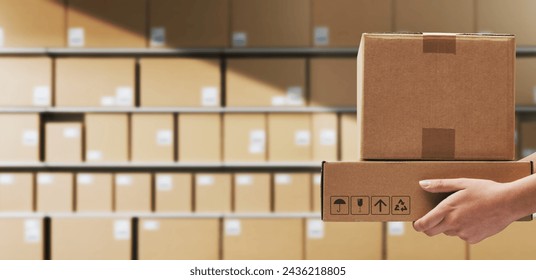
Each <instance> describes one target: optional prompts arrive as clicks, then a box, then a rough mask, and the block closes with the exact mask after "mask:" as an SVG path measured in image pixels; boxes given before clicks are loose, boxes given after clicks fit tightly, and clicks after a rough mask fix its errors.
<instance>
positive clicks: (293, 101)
mask: <svg viewBox="0 0 536 280" xmlns="http://www.w3.org/2000/svg"><path fill="white" fill-rule="evenodd" d="M286 101H287V102H286V103H287V104H288V105H303V103H304V101H303V89H302V87H300V86H293V87H289V88H287V100H286Z"/></svg>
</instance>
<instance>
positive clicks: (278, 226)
mask: <svg viewBox="0 0 536 280" xmlns="http://www.w3.org/2000/svg"><path fill="white" fill-rule="evenodd" d="M303 231H304V228H303V220H302V219H290V218H288V219H271V218H266V219H229V218H227V219H224V220H223V259H224V260H301V259H303V249H304V245H303V234H304V232H303ZM252 248H255V249H254V250H252Z"/></svg>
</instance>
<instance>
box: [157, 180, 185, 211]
mask: <svg viewBox="0 0 536 280" xmlns="http://www.w3.org/2000/svg"><path fill="white" fill-rule="evenodd" d="M154 188H155V190H154V195H155V212H161V213H165V212H192V211H193V207H192V206H193V205H192V204H193V203H192V202H193V191H192V188H193V175H192V174H190V173H156V174H155V175H154Z"/></svg>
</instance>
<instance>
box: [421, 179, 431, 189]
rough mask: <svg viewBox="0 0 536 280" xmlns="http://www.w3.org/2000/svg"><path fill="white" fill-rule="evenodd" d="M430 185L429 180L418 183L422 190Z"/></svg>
mask: <svg viewBox="0 0 536 280" xmlns="http://www.w3.org/2000/svg"><path fill="white" fill-rule="evenodd" d="M430 184H431V182H430V180H422V181H419V185H421V187H423V188H426V187H428V186H430Z"/></svg>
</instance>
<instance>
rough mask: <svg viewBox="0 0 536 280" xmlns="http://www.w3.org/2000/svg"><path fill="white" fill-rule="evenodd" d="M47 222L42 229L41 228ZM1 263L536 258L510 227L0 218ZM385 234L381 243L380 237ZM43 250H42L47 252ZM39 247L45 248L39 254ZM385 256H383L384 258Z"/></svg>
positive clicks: (525, 227)
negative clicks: (435, 229)
mask: <svg viewBox="0 0 536 280" xmlns="http://www.w3.org/2000/svg"><path fill="white" fill-rule="evenodd" d="M45 223H48V230H45V228H44V224H45ZM0 231H1V232H2V238H0V245H1V247H2V250H0V259H43V258H45V259H48V258H50V259H57V260H61V259H70V260H72V259H75V260H76V259H141V260H151V259H185V260H188V259H189V260H198V259H204V260H217V259H225V260H226V259H240V260H244V259H253V260H260V259H276V260H288V259H308V260H315V259H316V260H318V259H320V260H325V259H333V260H341V259H350V260H356V259H363V260H379V259H382V258H386V259H390V260H407V259H417V260H418V259H453V260H462V259H477V260H478V259H501V260H502V259H534V258H535V257H536V253H535V252H536V248H535V245H531V244H533V243H534V242H532V238H533V236H534V234H535V233H536V226H535V225H533V224H531V223H515V224H512V225H510V226H509V227H508V228H507V229H505V230H504V231H503V232H501V233H499V234H498V235H496V236H494V237H492V238H490V239H488V240H485V241H483V242H481V243H479V244H477V245H471V246H468V245H467V244H466V243H465V242H463V241H462V240H460V239H458V238H456V237H448V236H443V235H442V236H436V237H433V238H430V237H428V236H426V235H425V234H423V233H418V232H415V231H414V230H413V228H412V225H411V223H400V222H391V223H388V224H387V230H386V232H384V231H383V229H382V224H381V223H378V222H375V223H372V222H368V223H367V222H364V223H324V222H322V221H320V220H319V219H316V218H309V219H301V218H224V219H220V218H161V217H160V218H157V217H142V218H139V219H134V220H132V219H131V218H128V217H125V218H110V217H52V218H51V219H49V220H46V221H45V220H43V219H37V218H0ZM384 235H385V241H383V239H384V238H383V236H384ZM45 244H46V245H45ZM45 247H46V248H47V249H45ZM382 251H385V254H384V253H383V252H382Z"/></svg>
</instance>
